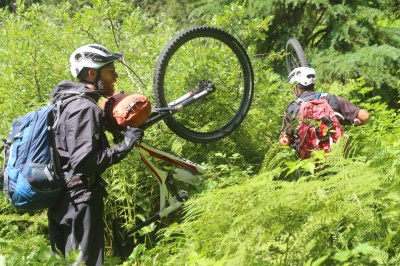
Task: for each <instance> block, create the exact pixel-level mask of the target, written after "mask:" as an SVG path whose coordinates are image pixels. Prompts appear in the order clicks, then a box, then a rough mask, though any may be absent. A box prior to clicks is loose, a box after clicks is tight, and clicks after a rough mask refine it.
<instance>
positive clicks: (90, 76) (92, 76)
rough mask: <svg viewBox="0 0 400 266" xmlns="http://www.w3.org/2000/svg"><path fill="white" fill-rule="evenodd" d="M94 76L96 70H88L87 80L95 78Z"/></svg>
mask: <svg viewBox="0 0 400 266" xmlns="http://www.w3.org/2000/svg"><path fill="white" fill-rule="evenodd" d="M96 74H97V69H93V68H91V69H89V71H88V77H89V78H96Z"/></svg>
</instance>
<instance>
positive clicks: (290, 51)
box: [286, 39, 309, 74]
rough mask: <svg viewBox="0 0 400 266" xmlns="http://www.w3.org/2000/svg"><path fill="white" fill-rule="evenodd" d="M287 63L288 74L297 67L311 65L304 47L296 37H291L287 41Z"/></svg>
mask: <svg viewBox="0 0 400 266" xmlns="http://www.w3.org/2000/svg"><path fill="white" fill-rule="evenodd" d="M286 64H287V69H288V74H290V72H292V71H293V70H294V69H295V68H297V67H309V64H308V61H307V58H306V55H305V53H304V50H303V47H301V45H300V43H299V42H298V41H297V40H296V39H290V40H289V41H287V43H286Z"/></svg>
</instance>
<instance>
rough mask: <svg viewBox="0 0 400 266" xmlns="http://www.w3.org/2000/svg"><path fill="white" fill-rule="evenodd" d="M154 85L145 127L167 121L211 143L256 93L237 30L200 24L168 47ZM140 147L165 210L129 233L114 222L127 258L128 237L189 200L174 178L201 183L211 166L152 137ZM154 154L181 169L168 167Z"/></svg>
mask: <svg viewBox="0 0 400 266" xmlns="http://www.w3.org/2000/svg"><path fill="white" fill-rule="evenodd" d="M188 88H189V89H188ZM153 90H154V100H155V102H156V106H155V107H154V108H152V112H151V115H150V117H149V118H148V119H147V120H146V121H145V122H144V124H143V125H141V126H140V128H142V129H147V128H149V127H150V126H152V125H154V124H155V123H157V122H159V121H161V120H163V121H164V122H165V124H166V125H167V126H168V127H169V128H170V129H171V130H172V131H173V132H174V133H175V134H177V135H178V136H180V137H182V138H184V139H186V140H189V141H192V142H198V143H209V142H213V141H218V140H220V139H222V138H224V137H226V136H227V135H229V134H230V133H232V132H233V131H234V130H235V129H236V128H237V127H238V126H239V125H240V124H241V123H242V121H243V119H244V118H245V116H246V114H247V112H248V110H249V108H250V105H251V101H252V97H253V93H254V77H253V70H252V66H251V62H250V59H249V57H248V55H247V53H246V51H245V49H244V48H243V46H242V45H241V44H240V43H239V42H238V41H237V40H236V39H235V38H234V37H233V36H232V35H230V34H229V33H227V32H226V31H224V30H222V29H219V28H215V27H209V26H197V27H192V28H188V29H186V30H184V31H182V32H181V33H179V34H177V35H176V36H175V37H174V38H173V39H172V40H171V41H170V42H168V43H167V45H166V46H165V47H164V49H163V50H162V52H161V54H160V56H159V58H158V61H157V64H156V67H155V70H154V85H153ZM183 110H184V111H183ZM134 152H135V153H136V154H137V155H138V156H139V158H140V160H141V162H143V163H144V165H145V166H146V167H147V168H148V169H149V170H150V171H151V172H152V173H153V174H154V175H155V176H156V179H157V181H158V184H159V188H160V210H159V212H158V213H156V214H155V215H154V216H152V217H150V218H149V219H147V220H145V221H144V222H142V223H141V224H139V225H137V226H136V227H134V228H133V229H131V230H129V231H126V232H124V233H121V232H120V230H119V229H120V224H119V223H118V221H117V220H115V221H114V222H113V232H114V239H115V241H116V242H117V243H118V242H119V244H116V245H114V246H115V248H116V249H114V250H113V255H114V256H119V257H121V258H126V257H127V256H129V255H130V253H131V252H132V250H133V247H130V248H127V247H126V246H124V245H122V243H123V242H125V241H126V240H132V237H131V236H132V235H133V234H134V233H135V232H137V231H138V230H140V229H141V228H143V227H144V226H147V225H149V224H151V223H152V222H154V221H156V220H158V219H161V218H162V217H165V216H166V215H168V214H170V213H171V212H173V211H175V210H177V209H179V208H180V207H181V206H182V204H183V202H185V201H186V200H187V195H185V193H182V192H181V191H177V189H176V187H175V185H174V182H173V180H179V181H182V182H185V183H188V184H191V185H195V186H196V185H199V184H200V183H201V182H202V178H201V177H199V176H200V175H202V174H204V173H205V172H206V168H205V167H203V166H201V165H199V164H197V163H194V162H191V161H189V160H187V159H184V158H180V157H178V156H176V155H173V154H171V153H168V152H164V151H161V150H159V149H157V148H155V147H153V146H151V145H149V144H147V143H146V142H141V143H140V145H138V146H136V147H135V148H134ZM151 159H156V160H163V161H167V162H169V163H172V164H174V165H177V166H179V167H180V168H177V169H175V170H174V171H164V170H162V169H160V168H157V167H156V165H155V164H153V163H152V162H151ZM182 168H185V169H182ZM167 205H169V206H167Z"/></svg>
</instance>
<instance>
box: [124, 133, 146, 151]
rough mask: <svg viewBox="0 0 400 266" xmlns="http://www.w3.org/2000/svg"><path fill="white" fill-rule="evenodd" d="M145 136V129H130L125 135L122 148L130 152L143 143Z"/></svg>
mask: <svg viewBox="0 0 400 266" xmlns="http://www.w3.org/2000/svg"><path fill="white" fill-rule="evenodd" d="M143 136H144V132H143V129H140V128H135V127H128V129H127V131H126V132H125V134H124V141H123V142H122V147H123V148H124V150H126V151H130V150H132V149H133V146H134V145H135V144H136V143H138V142H141V141H142V139H143Z"/></svg>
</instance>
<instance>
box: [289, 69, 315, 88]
mask: <svg viewBox="0 0 400 266" xmlns="http://www.w3.org/2000/svg"><path fill="white" fill-rule="evenodd" d="M288 79H289V82H290V83H295V82H296V83H299V84H301V85H303V86H308V85H311V84H315V80H316V79H317V76H316V74H315V70H314V68H310V67H298V68H295V69H294V70H293V71H292V72H290V74H289V77H288Z"/></svg>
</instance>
